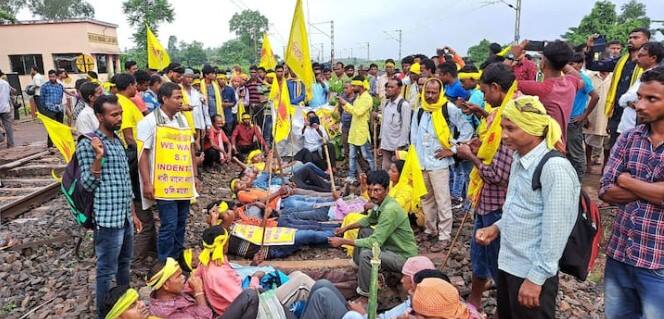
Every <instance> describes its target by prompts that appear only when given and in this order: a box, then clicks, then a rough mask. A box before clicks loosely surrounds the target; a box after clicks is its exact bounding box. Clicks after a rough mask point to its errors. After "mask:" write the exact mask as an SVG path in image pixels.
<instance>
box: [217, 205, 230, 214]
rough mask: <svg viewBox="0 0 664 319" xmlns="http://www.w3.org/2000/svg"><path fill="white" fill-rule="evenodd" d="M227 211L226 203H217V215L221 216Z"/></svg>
mask: <svg viewBox="0 0 664 319" xmlns="http://www.w3.org/2000/svg"><path fill="white" fill-rule="evenodd" d="M227 210H228V203H226V202H221V203H219V206H217V211H218V212H219V214H222V215H223V214H225V213H226V211H227Z"/></svg>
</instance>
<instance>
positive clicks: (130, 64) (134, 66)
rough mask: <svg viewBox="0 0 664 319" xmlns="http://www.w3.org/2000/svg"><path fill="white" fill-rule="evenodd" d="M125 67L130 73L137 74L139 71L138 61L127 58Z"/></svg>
mask: <svg viewBox="0 0 664 319" xmlns="http://www.w3.org/2000/svg"><path fill="white" fill-rule="evenodd" d="M124 69H125V72H127V73H128V74H131V75H133V76H136V72H137V71H138V63H136V61H133V60H127V61H126V62H125V63H124Z"/></svg>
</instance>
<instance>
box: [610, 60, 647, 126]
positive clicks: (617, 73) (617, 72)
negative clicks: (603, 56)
mask: <svg viewBox="0 0 664 319" xmlns="http://www.w3.org/2000/svg"><path fill="white" fill-rule="evenodd" d="M629 59H630V56H629V54H625V55H623V56H622V57H621V58H620V60H618V63H616V68H615V69H614V70H613V75H612V76H611V87H610V88H609V93H608V94H607V95H606V104H605V105H604V114H606V115H609V116H611V113H613V105H614V104H615V101H616V90H617V89H618V82H620V78H621V77H622V72H623V68H624V67H625V64H626V63H627V61H629ZM641 73H643V69H642V68H641V67H640V66H638V65H636V66H635V67H634V72H632V78H631V79H630V80H629V86H632V84H634V81H636V79H638V78H639V77H640V76H641Z"/></svg>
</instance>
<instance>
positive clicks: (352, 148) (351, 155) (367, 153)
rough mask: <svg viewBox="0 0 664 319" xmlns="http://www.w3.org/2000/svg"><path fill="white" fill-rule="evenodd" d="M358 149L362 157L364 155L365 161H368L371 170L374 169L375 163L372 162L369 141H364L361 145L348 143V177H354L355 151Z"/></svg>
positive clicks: (355, 169) (355, 166) (355, 167)
mask: <svg viewBox="0 0 664 319" xmlns="http://www.w3.org/2000/svg"><path fill="white" fill-rule="evenodd" d="M358 149H359V150H360V151H361V152H362V157H364V159H365V160H367V162H369V168H370V169H371V170H372V171H373V170H376V163H375V162H374V158H373V153H372V152H371V143H369V142H366V143H365V144H364V145H362V146H357V145H353V144H349V145H348V157H349V160H348V165H349V167H348V177H355V176H356V175H357V159H356V157H357V152H358Z"/></svg>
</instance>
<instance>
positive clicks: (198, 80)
mask: <svg viewBox="0 0 664 319" xmlns="http://www.w3.org/2000/svg"><path fill="white" fill-rule="evenodd" d="M197 84H198V85H200V84H201V79H195V80H194V82H191V85H197Z"/></svg>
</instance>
